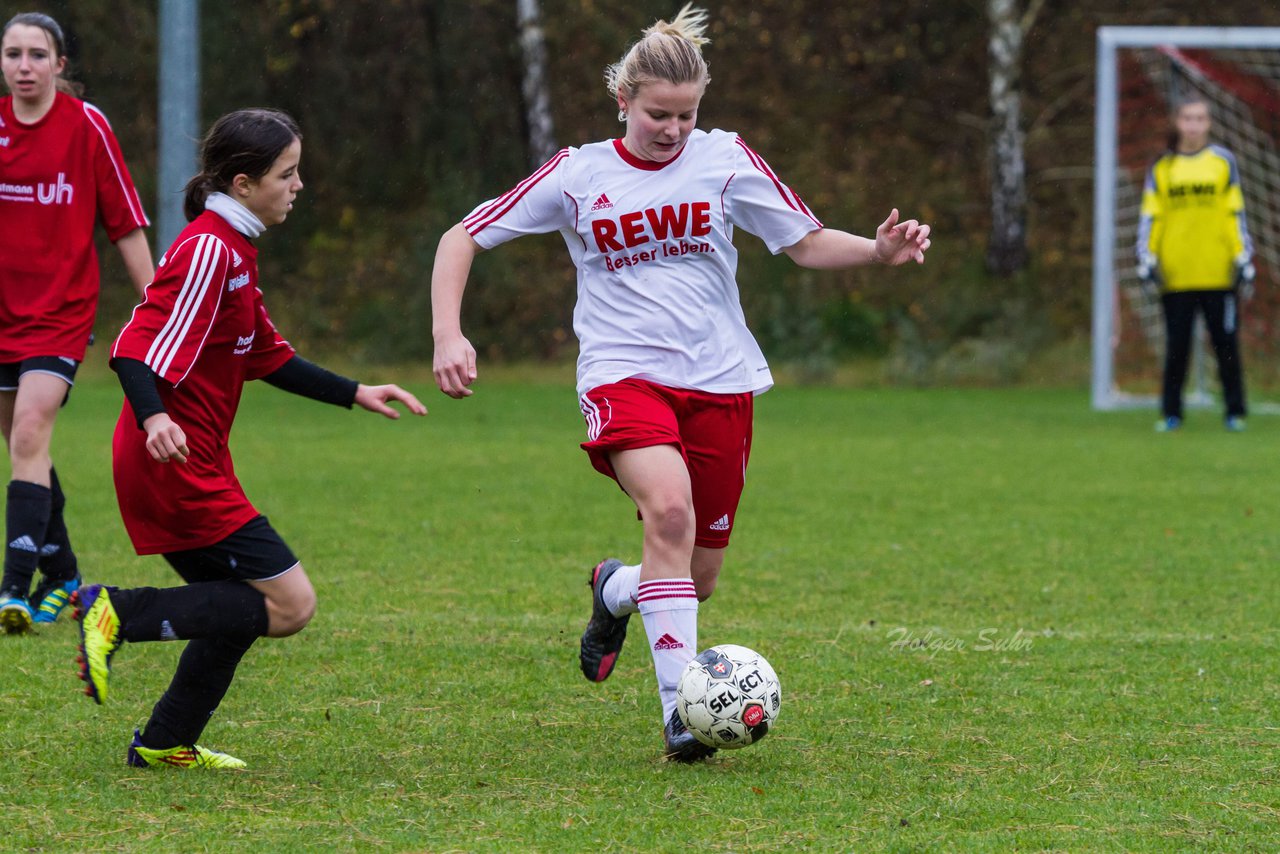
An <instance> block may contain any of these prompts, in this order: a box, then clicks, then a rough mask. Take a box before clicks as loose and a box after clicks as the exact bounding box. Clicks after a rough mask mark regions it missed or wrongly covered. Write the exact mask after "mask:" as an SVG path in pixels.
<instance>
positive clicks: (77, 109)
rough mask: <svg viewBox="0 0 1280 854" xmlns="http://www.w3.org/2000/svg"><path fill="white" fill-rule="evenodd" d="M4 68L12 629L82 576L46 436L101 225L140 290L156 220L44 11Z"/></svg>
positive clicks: (0, 621) (2, 293)
mask: <svg viewBox="0 0 1280 854" xmlns="http://www.w3.org/2000/svg"><path fill="white" fill-rule="evenodd" d="M0 65H2V66H3V69H4V82H5V85H6V86H7V87H8V89H9V93H10V94H9V95H6V96H5V97H4V98H0V431H3V433H4V438H5V441H6V442H7V443H8V446H9V460H10V464H11V467H12V480H11V481H10V482H9V487H8V495H7V503H6V506H5V543H7V545H6V547H5V553H4V576H3V578H2V579H0V628H2V629H3V630H4V631H5V632H7V633H11V634H12V633H22V632H26V631H29V630H30V629H31V624H32V623H33V622H36V623H41V622H49V623H51V622H53V621H54V620H56V619H57V617H58V614H59V612H61V610H62V608H63V607H64V606H65V605H66V603H67V600H68V598H69V597H70V594H71V592H72V591H73V590H75V589H76V588H77V587H79V586H80V574H79V569H78V567H77V565H76V557H75V553H74V552H73V551H72V549H71V541H70V539H69V538H68V536H67V527H66V523H65V522H64V520H63V507H64V506H65V504H66V499H65V497H64V496H63V493H62V489H61V487H60V485H59V483H58V475H57V473H56V472H55V471H54V469H53V462H52V460H51V459H50V456H49V445H50V442H51V440H52V438H53V424H54V420H55V419H56V418H57V415H58V410H59V408H60V407H61V406H62V405H63V404H64V403H65V402H66V400H67V396H68V394H69V393H70V387H71V385H72V384H73V383H74V381H75V375H76V368H77V367H79V365H80V362H81V361H83V359H84V352H85V347H86V346H87V345H88V343H89V339H90V333H91V332H92V330H93V319H94V314H95V312H96V309H97V305H98V260H97V255H96V252H95V250H94V244H93V232H94V224H95V223H96V222H97V221H98V220H101V222H102V224H103V227H104V228H105V230H106V232H107V237H109V238H110V239H111V240H112V241H113V242H114V243H115V245H116V248H118V249H119V250H120V255H121V257H122V258H124V264H125V268H126V269H127V270H128V273H129V278H130V279H132V280H133V285H134V287H135V288H136V289H137V291H138V295H139V296H141V295H142V289H143V288H144V287H146V285H147V282H149V281H151V275H152V271H153V268H152V265H151V250H150V248H149V247H148V246H147V240H146V234H145V232H144V231H143V230H142V229H143V227H144V226H146V225H147V224H148V223H147V217H146V214H145V213H143V210H142V204H141V202H140V201H139V200H138V193H137V191H136V190H135V189H134V187H133V181H132V179H131V178H130V177H129V169H128V167H126V166H125V162H124V157H123V156H121V154H120V146H119V145H118V144H117V143H116V138H115V136H114V135H113V134H112V132H111V126H110V125H109V124H108V123H107V119H106V117H105V116H103V115H102V113H101V112H99V111H98V109H97V108H96V107H94V106H92V105H91V104H87V103H85V102H84V101H81V100H79V99H78V98H76V97H74V95H73V91H74V89H73V87H72V85H71V84H70V83H68V82H67V81H66V80H65V79H64V78H63V77H62V73H63V71H64V70H65V69H66V66H67V59H66V45H65V41H64V39H63V35H62V28H61V27H59V26H58V24H57V22H56V21H54V20H53V19H52V18H50V17H49V16H48V15H41V14H39V13H34V12H27V13H23V14H20V15H15V16H14V17H13V18H11V19H10V20H9V22H8V23H6V24H5V25H4V32H3V38H2V39H0ZM37 568H38V569H40V570H41V578H40V581H39V583H38V584H37V585H36V587H35V589H34V591H33V590H32V589H31V581H32V579H33V577H34V576H35V574H36V570H37Z"/></svg>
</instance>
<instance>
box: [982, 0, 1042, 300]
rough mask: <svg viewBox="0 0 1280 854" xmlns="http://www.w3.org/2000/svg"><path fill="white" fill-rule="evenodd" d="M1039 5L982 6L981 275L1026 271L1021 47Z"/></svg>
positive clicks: (1003, 2) (1010, 1) (1035, 1)
mask: <svg viewBox="0 0 1280 854" xmlns="http://www.w3.org/2000/svg"><path fill="white" fill-rule="evenodd" d="M1043 5H1044V0H1032V2H1031V5H1030V6H1029V7H1028V9H1027V11H1026V12H1025V13H1023V14H1022V15H1019V13H1018V2H1017V0H988V2H987V18H988V20H989V21H990V24H991V35H990V40H989V42H988V48H987V53H988V57H989V64H988V70H989V72H988V73H989V76H990V80H991V88H990V97H991V115H992V121H991V237H990V240H989V241H988V243H987V269H988V270H990V271H991V272H993V273H996V274H997V275H1000V276H1010V275H1012V274H1014V273H1016V272H1018V271H1019V270H1021V269H1023V268H1024V267H1026V266H1027V260H1028V257H1029V256H1028V253H1027V167H1026V158H1025V157H1024V156H1023V142H1024V139H1025V137H1024V134H1023V132H1022V43H1023V38H1024V37H1025V36H1026V34H1027V31H1029V30H1030V29H1031V26H1032V24H1033V23H1035V18H1036V15H1037V13H1039V11H1040V9H1041V7H1042V6H1043Z"/></svg>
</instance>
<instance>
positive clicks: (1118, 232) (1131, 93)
mask: <svg viewBox="0 0 1280 854" xmlns="http://www.w3.org/2000/svg"><path fill="white" fill-rule="evenodd" d="M1097 76H1098V91H1097V103H1096V110H1097V115H1096V118H1097V130H1096V138H1095V152H1094V154H1095V169H1096V172H1095V182H1094V193H1095V197H1094V246H1093V255H1094V257H1093V294H1094V308H1093V315H1094V316H1093V390H1092V391H1093V395H1092V396H1093V406H1094V408H1095V409H1120V408H1132V407H1156V406H1157V405H1158V398H1159V389H1160V374H1161V366H1162V363H1163V359H1164V321H1163V317H1162V314H1161V311H1160V304H1159V300H1158V298H1156V297H1153V296H1151V295H1149V294H1148V293H1147V292H1146V291H1144V289H1143V288H1142V286H1141V283H1140V282H1139V280H1138V277H1137V272H1136V256H1135V254H1134V243H1135V241H1136V239H1137V228H1138V215H1139V211H1140V207H1141V202H1142V187H1143V181H1144V179H1145V177H1146V172H1147V169H1148V168H1149V167H1150V166H1151V164H1152V163H1153V162H1154V161H1155V159H1156V158H1157V157H1158V156H1160V154H1161V153H1163V152H1164V151H1166V150H1167V147H1168V134H1169V130H1170V126H1171V123H1170V115H1171V111H1172V109H1173V105H1174V104H1175V103H1176V102H1177V101H1178V100H1179V99H1180V98H1183V97H1185V96H1187V95H1196V96H1198V97H1202V98H1204V99H1205V100H1206V101H1207V102H1208V103H1209V104H1210V110H1211V115H1212V120H1213V131H1212V133H1211V135H1210V136H1211V140H1212V141H1214V142H1217V143H1220V144H1222V145H1225V146H1226V147H1227V148H1229V149H1230V150H1231V151H1232V152H1234V153H1235V155H1236V160H1237V162H1238V164H1239V167H1240V183H1241V186H1242V189H1243V190H1244V197H1245V213H1246V217H1247V220H1248V225H1249V231H1250V234H1251V235H1252V237H1253V244H1254V263H1255V266H1256V267H1257V270H1258V278H1257V282H1256V294H1255V296H1254V298H1253V300H1251V301H1250V302H1248V303H1246V304H1244V305H1243V306H1242V308H1241V312H1240V347H1241V358H1242V360H1243V363H1244V371H1245V382H1246V388H1247V389H1248V392H1249V399H1250V401H1249V402H1250V409H1251V410H1252V411H1254V412H1268V411H1270V412H1280V339H1278V338H1277V335H1276V327H1277V326H1278V325H1280V154H1278V152H1277V149H1278V148H1280V28H1205V27H1193V28H1183V27H1102V28H1101V29H1099V31H1098V69H1097ZM1205 340H1206V339H1205V335H1204V331H1203V326H1202V325H1201V326H1200V327H1199V328H1198V330H1197V334H1196V356H1195V362H1194V364H1193V366H1192V369H1191V372H1190V377H1189V381H1188V388H1187V390H1186V402H1187V404H1188V405H1190V406H1196V405H1216V404H1215V399H1216V397H1217V395H1218V394H1219V388H1218V382H1217V370H1216V365H1215V363H1214V361H1213V356H1212V351H1211V348H1208V347H1207V346H1205ZM1206 354H1207V358H1206Z"/></svg>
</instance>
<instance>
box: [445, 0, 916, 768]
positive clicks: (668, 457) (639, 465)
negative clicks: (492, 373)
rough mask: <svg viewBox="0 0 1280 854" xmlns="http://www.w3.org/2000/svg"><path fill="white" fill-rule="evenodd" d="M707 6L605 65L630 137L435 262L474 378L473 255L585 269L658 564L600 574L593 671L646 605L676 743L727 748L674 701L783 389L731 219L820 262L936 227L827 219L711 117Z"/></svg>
mask: <svg viewBox="0 0 1280 854" xmlns="http://www.w3.org/2000/svg"><path fill="white" fill-rule="evenodd" d="M706 20H707V15H706V13H705V12H704V11H702V10H701V9H696V8H693V7H691V6H685V7H684V8H683V9H681V10H680V13H679V14H678V15H677V16H676V17H675V19H674V20H672V21H670V22H667V21H658V22H657V23H656V24H654V25H653V26H652V27H650V28H649V29H647V30H645V32H644V34H643V37H642V38H641V39H640V40H639V41H638V42H636V43H635V44H634V45H633V46H632V47H631V48H630V49H629V50H628V51H627V53H626V54H625V55H624V56H623V58H622V59H621V60H620V61H619V62H618V63H616V64H614V65H611V66H610V67H609V68H608V69H607V70H606V73H605V78H606V82H607V84H608V88H609V93H610V95H611V96H612V97H613V98H614V99H615V100H616V102H617V107H618V118H619V120H621V121H623V122H625V123H626V134H625V136H624V137H623V138H622V139H618V140H607V141H603V142H598V143H592V144H589V145H584V146H582V147H581V148H567V149H564V150H563V151H561V152H559V153H558V154H556V155H555V156H554V157H553V158H552V159H551V160H550V161H548V162H547V163H546V164H545V165H543V166H542V167H541V168H539V169H538V170H536V171H535V172H534V173H533V174H532V175H530V176H529V177H528V178H526V179H525V180H524V181H521V182H520V183H519V184H517V185H516V186H515V187H514V188H512V189H511V190H510V191H509V192H507V193H505V194H503V195H502V196H499V197H497V198H495V199H492V200H490V201H488V202H485V203H484V204H481V205H479V206H478V207H477V208H476V209H475V210H474V211H472V213H471V214H469V215H468V216H467V217H466V218H464V219H463V221H462V222H460V223H458V224H457V225H456V226H454V227H453V228H452V229H450V230H449V231H448V232H446V233H445V235H444V236H443V237H442V238H441V240H440V246H439V249H438V251H437V254H436V261H435V269H434V271H433V273H432V283H431V301H432V315H433V318H432V332H433V335H434V337H435V358H434V372H435V378H436V382H437V384H438V385H439V386H440V390H441V391H443V392H444V393H445V394H447V395H449V396H450V397H455V398H463V397H467V396H468V395H470V394H471V393H472V390H471V388H470V386H471V384H472V383H473V382H474V381H475V379H476V353H475V349H474V348H473V347H472V345H471V342H469V341H468V340H467V338H466V337H465V336H464V335H463V333H462V329H461V323H460V314H461V307H462V295H463V292H464V290H465V288H466V283H467V277H468V274H469V272H470V269H471V263H472V260H473V259H474V258H475V256H476V255H477V254H478V253H479V252H480V251H481V250H484V249H491V248H493V247H494V246H497V245H499V244H501V243H504V242H506V241H507V240H511V239H513V238H515V237H518V236H521V235H524V234H533V233H540V232H549V231H559V232H560V233H561V234H562V236H563V237H564V240H565V244H566V247H567V248H568V249H569V254H570V256H571V258H572V259H573V263H574V265H575V267H576V268H577V271H578V301H577V304H576V306H575V308H574V332H575V333H576V334H577V337H578V340H579V345H580V355H579V359H578V394H579V398H580V399H579V404H580V407H581V409H582V412H583V416H584V418H585V419H586V423H587V441H586V442H584V443H583V445H582V447H583V449H584V450H586V451H587V454H588V456H589V458H590V459H591V462H592V464H593V465H594V466H595V468H596V469H597V470H599V471H600V472H602V473H603V474H606V475H608V476H610V477H612V478H613V479H614V480H616V481H617V483H618V484H619V486H621V488H622V489H623V490H624V491H625V492H626V493H627V495H628V496H630V497H631V499H632V500H633V501H634V502H635V504H636V507H637V509H638V510H639V514H640V518H641V520H642V522H643V528H644V539H643V545H642V549H641V560H640V562H639V563H638V564H635V565H630V566H628V565H624V563H623V562H622V561H619V560H615V559H607V560H604V561H602V562H600V563H599V564H598V565H596V566H595V567H594V568H593V569H592V570H591V575H590V584H591V588H592V615H591V618H590V621H589V622H588V625H587V628H586V631H585V632H584V634H583V636H582V644H581V650H580V663H581V666H582V671H583V674H584V675H585V676H586V677H587V678H588V679H589V680H591V681H593V682H601V681H604V679H606V678H607V677H608V676H609V674H610V673H611V672H612V670H613V667H614V664H615V663H616V660H617V656H618V653H619V651H620V650H621V648H622V644H623V640H624V638H625V636H626V627H627V621H628V620H629V618H630V615H631V614H632V613H635V612H637V611H638V612H639V613H640V615H641V617H642V619H643V621H644V626H645V633H646V635H647V636H648V642H649V647H650V651H651V653H652V656H653V661H654V668H655V671H656V673H657V678H658V691H659V696H660V699H661V701H662V715H663V717H662V720H663V723H664V730H663V736H664V741H665V753H666V756H667V757H668V758H670V759H673V760H676V761H684V762H689V761H695V760H699V759H702V758H705V757H706V756H709V755H710V754H711V753H713V752H714V750H713V749H712V748H710V747H707V746H705V745H703V744H701V743H700V742H698V741H697V740H696V739H694V738H693V736H692V735H691V734H690V733H688V732H687V731H686V730H685V728H684V726H683V724H682V723H681V722H680V719H679V717H678V716H677V715H676V714H675V686H676V681H677V679H678V677H679V675H680V672H681V671H682V670H683V669H684V666H685V664H687V663H688V662H689V660H690V659H691V658H693V656H695V655H696V654H697V652H698V637H697V613H698V611H697V609H698V603H699V601H705V600H706V599H707V598H708V597H709V596H710V595H711V593H712V591H713V590H714V589H715V586H716V581H717V579H718V578H719V575H720V569H721V566H722V565H723V562H724V552H725V548H726V547H727V546H728V542H729V536H730V533H731V532H732V529H733V522H734V514H735V513H736V511H737V506H738V500H739V498H740V496H741V494H742V487H743V481H744V477H745V470H746V464H747V460H748V457H749V455H750V449H751V415H752V398H753V396H754V395H755V394H759V393H762V392H764V391H766V390H767V389H768V388H769V387H770V386H771V385H772V377H771V376H770V374H769V369H768V365H767V364H766V362H765V360H764V356H763V354H762V353H761V352H760V348H759V347H758V345H757V344H756V342H755V340H754V338H753V337H752V335H751V333H750V331H749V330H748V329H747V326H746V322H745V319H744V317H743V313H742V308H741V306H740V304H739V300H738V288H737V283H736V280H735V275H736V269H737V252H736V250H735V249H734V247H733V242H732V238H733V231H734V229H735V228H741V229H744V230H746V231H748V232H750V233H752V234H755V235H756V236H758V237H760V238H761V239H762V240H764V241H765V244H766V245H767V246H768V247H769V249H770V251H772V252H774V253H775V254H776V253H778V252H785V253H786V254H787V255H788V256H790V257H791V259H792V260H793V261H795V262H796V263H797V264H800V265H801V266H804V267H811V268H816V269H840V268H846V267H854V266H861V265H865V264H873V263H875V264H886V265H895V266H896V265H898V264H904V263H906V262H908V261H915V262H916V263H923V262H924V253H925V251H926V250H927V249H928V248H929V244H930V241H929V226H927V225H922V224H920V223H918V222H916V221H915V220H907V221H905V222H899V219H898V211H897V210H896V209H895V210H894V211H892V212H891V213H890V214H889V216H888V218H887V219H886V220H885V221H884V222H883V223H882V224H881V225H880V227H879V228H878V229H877V230H876V236H875V238H874V239H869V238H864V237H859V236H857V235H854V234H849V233H847V232H844V231H837V230H835V229H830V228H824V227H823V226H822V223H821V222H819V221H818V220H817V218H816V217H814V215H813V214H812V213H811V212H810V211H809V210H808V208H807V207H806V206H805V205H804V203H803V201H801V199H800V197H799V196H798V195H797V194H795V193H794V192H793V191H792V190H791V189H790V188H788V187H787V186H786V185H785V184H783V183H782V181H781V180H779V179H778V177H777V176H776V175H775V174H774V173H773V171H772V170H771V169H770V168H769V166H768V164H767V163H766V162H765V161H764V159H763V158H761V157H760V156H759V155H758V154H756V153H755V152H754V151H752V150H751V149H750V148H749V147H748V146H747V145H746V143H744V142H743V141H742V140H741V139H740V138H739V137H738V136H737V134H734V133H728V132H724V131H718V130H716V131H711V132H709V133H708V132H703V131H700V130H697V129H696V128H695V125H696V123H697V117H698V107H699V105H700V104H701V101H702V96H703V93H704V92H705V90H706V86H707V83H708V82H709V81H710V79H711V78H710V74H709V72H708V69H707V63H706V60H705V59H704V58H703V56H702V50H701V48H702V46H703V45H704V44H706V43H707V40H706V38H705V37H704V35H703V34H704V32H705V30H706Z"/></svg>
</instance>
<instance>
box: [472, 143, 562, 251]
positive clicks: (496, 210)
mask: <svg viewBox="0 0 1280 854" xmlns="http://www.w3.org/2000/svg"><path fill="white" fill-rule="evenodd" d="M568 156H569V149H567V148H562V149H560V151H558V152H557V153H556V155H555V157H552V158H551V159H550V160H548V161H547V162H546V163H544V164H542V166H540V167H538V169H537V171H535V172H534V173H533V174H532V175H530V176H529V177H528V178H525V179H524V180H523V181H521V182H520V183H519V184H516V185H515V186H514V187H512V188H511V189H510V190H508V191H507V192H505V193H503V194H502V195H501V196H499V197H498V198H496V199H494V200H493V202H491V203H490V204H488V205H485V206H484V207H483V208H481V209H480V210H478V211H476V212H475V213H474V214H472V215H471V216H468V217H467V218H466V219H464V220H463V221H462V227H463V228H465V229H466V230H467V233H468V234H470V235H471V236H472V237H474V236H475V235H477V234H479V233H480V232H482V231H484V229H485V228H486V227H487V226H489V225H491V224H492V223H493V222H494V221H495V220H498V219H501V218H502V216H503V215H504V214H506V212H507V211H509V210H511V209H512V208H513V207H515V206H516V203H517V202H519V201H520V200H521V199H522V198H524V196H525V194H526V193H528V192H529V191H530V190H532V189H533V188H534V187H535V186H537V185H538V182H539V181H541V180H542V179H543V178H545V177H547V176H548V175H550V174H551V173H552V172H554V171H556V168H557V167H558V166H559V165H560V164H561V162H563V161H564V159H565V158H566V157H568Z"/></svg>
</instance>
